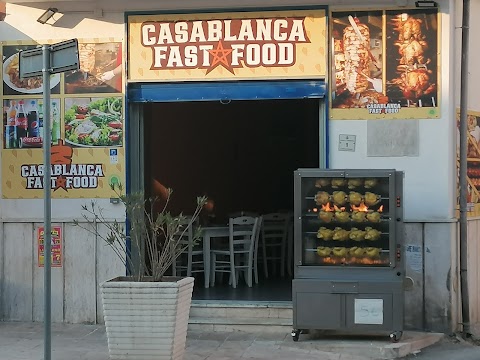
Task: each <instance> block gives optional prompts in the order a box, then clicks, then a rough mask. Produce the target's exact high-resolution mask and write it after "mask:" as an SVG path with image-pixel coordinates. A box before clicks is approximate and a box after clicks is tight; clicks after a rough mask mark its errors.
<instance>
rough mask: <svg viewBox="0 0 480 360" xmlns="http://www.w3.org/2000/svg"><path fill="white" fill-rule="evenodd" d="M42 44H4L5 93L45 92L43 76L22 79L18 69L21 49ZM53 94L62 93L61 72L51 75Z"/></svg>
mask: <svg viewBox="0 0 480 360" xmlns="http://www.w3.org/2000/svg"><path fill="white" fill-rule="evenodd" d="M38 46H40V45H7V46H3V67H2V68H3V95H25V94H28V95H32V94H40V96H41V94H43V79H42V77H41V76H39V77H32V78H27V79H20V73H19V71H18V66H19V56H18V53H19V52H20V51H21V50H30V49H34V48H35V47H38ZM50 89H51V93H52V94H59V93H60V74H52V75H51V76H50Z"/></svg>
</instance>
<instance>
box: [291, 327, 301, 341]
mask: <svg viewBox="0 0 480 360" xmlns="http://www.w3.org/2000/svg"><path fill="white" fill-rule="evenodd" d="M301 333H302V330H297V329H293V330H292V339H293V341H298V338H299V337H300V334H301Z"/></svg>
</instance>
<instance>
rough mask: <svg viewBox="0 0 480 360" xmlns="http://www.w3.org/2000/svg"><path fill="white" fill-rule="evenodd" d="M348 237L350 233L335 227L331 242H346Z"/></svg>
mask: <svg viewBox="0 0 480 360" xmlns="http://www.w3.org/2000/svg"><path fill="white" fill-rule="evenodd" d="M349 236H350V231H348V230H345V229H342V228H340V227H336V228H335V230H334V231H333V238H332V239H333V240H336V241H347V240H348V239H349Z"/></svg>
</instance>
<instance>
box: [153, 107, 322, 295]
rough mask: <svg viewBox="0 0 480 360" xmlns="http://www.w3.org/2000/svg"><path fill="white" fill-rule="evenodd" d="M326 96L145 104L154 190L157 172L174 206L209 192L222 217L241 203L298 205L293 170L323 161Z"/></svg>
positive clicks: (182, 207)
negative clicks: (322, 111) (323, 99)
mask: <svg viewBox="0 0 480 360" xmlns="http://www.w3.org/2000/svg"><path fill="white" fill-rule="evenodd" d="M319 101H321V100H318V99H304V100H268V101H267V100H258V101H232V102H229V103H221V102H178V103H149V104H145V108H144V114H145V167H146V177H145V178H146V179H147V184H145V188H146V189H147V192H149V191H150V192H151V190H152V188H151V181H150V180H151V179H155V180H157V181H159V182H160V183H162V184H163V185H165V186H166V187H170V188H172V189H173V195H172V201H171V203H170V205H171V206H170V210H171V211H172V212H174V213H180V212H183V213H184V214H188V213H189V212H191V211H193V209H194V207H195V199H196V197H197V196H198V195H204V194H205V195H207V196H208V197H209V198H211V199H213V200H214V203H215V208H214V214H215V221H216V222H218V223H223V224H226V223H227V222H228V214H230V213H232V212H236V211H253V212H257V213H260V214H265V213H269V212H276V211H279V210H282V211H293V171H294V170H295V169H297V168H302V167H318V166H319V138H320V135H319ZM199 283H200V282H199ZM259 285H261V284H259ZM199 287H200V286H196V288H199ZM201 290H202V291H204V290H205V289H201ZM285 291H287V292H288V296H289V297H290V296H291V295H290V291H289V290H288V289H287V290H285ZM195 292H197V293H198V291H197V290H195ZM252 296H253V297H255V295H254V294H253V295H252ZM194 297H195V293H194ZM214 297H217V298H219V299H220V298H221V297H222V295H221V294H219V292H218V291H216V292H215V295H214ZM264 300H265V299H264ZM271 300H275V299H271Z"/></svg>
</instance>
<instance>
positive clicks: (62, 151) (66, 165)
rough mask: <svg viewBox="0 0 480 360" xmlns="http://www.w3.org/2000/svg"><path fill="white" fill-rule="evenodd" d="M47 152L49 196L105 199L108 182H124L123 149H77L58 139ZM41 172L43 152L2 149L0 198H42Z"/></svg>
mask: <svg viewBox="0 0 480 360" xmlns="http://www.w3.org/2000/svg"><path fill="white" fill-rule="evenodd" d="M112 150H113V152H114V153H115V154H116V155H115V156H111V152H112ZM51 151H52V167H51V174H52V183H51V189H52V198H109V197H111V196H112V189H111V188H110V185H109V184H110V183H117V184H118V183H122V184H123V183H124V174H125V169H124V165H123V164H124V157H125V154H124V148H118V149H111V148H99V149H93V148H90V149H80V148H72V147H70V146H68V145H65V144H63V141H62V140H60V142H59V144H58V145H53V146H52V150H51ZM43 171H44V167H43V153H42V152H41V151H38V149H18V150H17V149H12V150H9V151H5V150H4V151H3V152H2V177H3V179H4V180H3V182H2V183H3V184H2V185H3V186H2V194H3V197H4V198H7V199H22V198H24V199H32V198H33V199H42V198H43V194H44V193H43V185H44V184H43Z"/></svg>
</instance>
